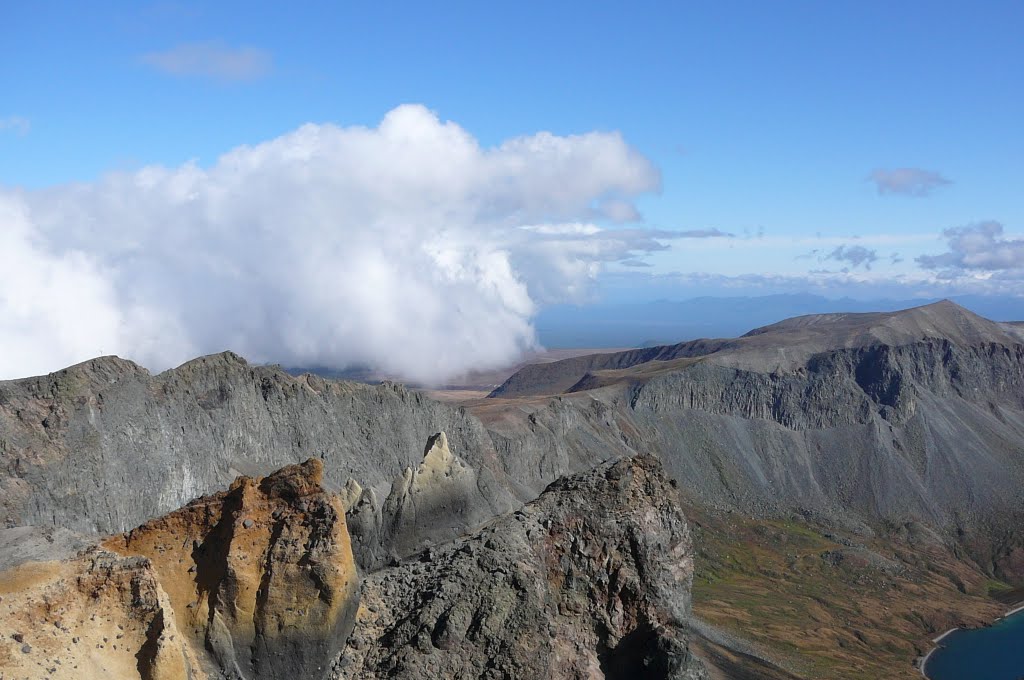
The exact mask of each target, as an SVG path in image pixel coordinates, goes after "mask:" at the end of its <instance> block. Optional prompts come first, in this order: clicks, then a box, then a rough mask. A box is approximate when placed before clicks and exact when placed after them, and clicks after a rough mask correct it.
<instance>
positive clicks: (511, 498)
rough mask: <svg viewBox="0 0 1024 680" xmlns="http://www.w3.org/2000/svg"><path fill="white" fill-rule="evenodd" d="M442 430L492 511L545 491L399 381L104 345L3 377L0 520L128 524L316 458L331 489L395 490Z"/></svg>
mask: <svg viewBox="0 0 1024 680" xmlns="http://www.w3.org/2000/svg"><path fill="white" fill-rule="evenodd" d="M441 430H444V431H446V432H447V433H448V436H449V437H450V438H451V445H452V448H453V449H454V451H455V452H456V453H457V454H459V455H460V456H462V458H463V459H464V460H465V461H466V462H467V463H468V464H469V465H470V466H472V467H473V468H474V469H475V474H476V478H475V488H474V494H475V495H474V498H473V499H472V500H471V501H469V502H470V503H471V504H476V505H478V506H479V508H480V509H481V512H482V513H483V514H486V515H487V516H494V515H496V514H499V513H501V512H505V511H508V510H509V509H511V508H513V507H516V506H518V505H519V504H520V503H521V502H522V501H524V500H528V499H529V498H532V497H533V495H534V494H533V493H532V492H531V491H530V490H526V489H523V488H521V487H519V486H518V485H517V484H516V483H515V482H514V481H512V480H510V479H509V478H508V477H507V476H506V475H505V474H504V472H503V466H502V465H501V464H500V462H499V461H498V460H497V458H496V456H495V452H494V449H493V446H492V445H491V442H490V439H489V437H488V436H487V433H486V432H485V431H484V429H483V427H482V426H481V425H480V423H479V422H478V421H477V420H476V419H475V418H472V417H471V416H468V415H467V414H466V413H465V412H463V411H461V410H460V409H457V408H453V407H450V406H447V405H444V404H439V403H437V402H434V401H431V400H430V399H427V398H425V397H423V396H421V395H420V394H418V393H415V392H412V391H409V390H407V389H405V388H404V387H401V386H399V385H394V384H384V385H379V386H370V385H361V384H356V383H345V382H336V381H330V380H324V379H322V378H319V377H316V376H313V375H303V376H298V377H292V376H290V375H288V374H287V373H285V372H284V371H282V370H280V369H278V368H276V367H264V366H251V365H249V364H247V363H246V362H245V361H244V360H243V359H241V358H239V357H238V356H236V355H234V354H232V353H230V352H226V353H223V354H218V355H214V356H209V357H202V358H200V359H196V360H194V361H191V362H189V363H187V364H184V365H183V366H180V367H179V368H176V369H173V370H170V371H167V372H165V373H161V374H160V375H157V376H151V375H150V374H149V373H148V372H147V371H146V370H145V369H143V368H141V367H139V366H137V365H136V364H133V363H131V362H129V361H124V360H121V359H118V358H116V357H103V358H100V359H95V360H92V361H87V362H85V363H83V364H79V365H77V366H72V367H71V368H68V369H65V370H63V371H59V372H57V373H53V374H51V375H48V376H41V377H37V378H27V379H23V380H14V381H7V382H0V525H6V526H12V525H18V524H37V525H55V526H61V527H66V528H69V529H73V530H77V531H85V532H101V533H105V532H113V531H123V530H125V529H127V528H130V527H132V526H135V525H137V524H140V523H141V522H143V521H145V520H147V519H149V518H151V517H155V516H158V515H160V514H162V513H165V512H168V511H170V510H173V509H175V508H177V507H179V506H181V505H183V504H184V503H186V502H188V501H189V500H191V499H193V498H195V497H197V496H200V495H202V494H207V493H211V492H213V491H215V490H217V489H219V488H222V487H224V486H227V485H228V484H229V483H230V482H231V480H233V479H234V478H235V477H236V476H238V475H239V474H248V475H260V474H266V473H268V472H270V471H272V470H274V469H277V468H279V467H281V466H283V465H287V464H291V463H297V462H300V461H302V460H305V459H307V458H310V457H316V458H320V459H322V460H323V461H324V463H325V470H326V472H325V475H326V479H325V484H326V485H327V486H328V487H329V488H334V489H340V488H341V487H342V486H343V485H344V484H345V482H346V481H347V480H348V479H349V478H352V479H356V480H358V481H359V483H360V484H361V485H362V486H363V487H365V488H367V489H376V490H377V493H378V495H380V496H381V497H384V496H386V495H387V493H388V490H389V488H390V485H391V482H392V481H393V480H394V479H395V477H396V476H398V475H400V474H401V472H402V470H403V469H405V468H407V467H415V466H416V465H418V464H419V463H420V453H421V451H422V443H423V442H424V441H425V440H426V439H427V437H428V436H429V435H431V434H433V433H435V432H438V431H441ZM474 516H475V515H474Z"/></svg>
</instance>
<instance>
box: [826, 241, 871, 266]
mask: <svg viewBox="0 0 1024 680" xmlns="http://www.w3.org/2000/svg"><path fill="white" fill-rule="evenodd" d="M824 259H826V260H835V261H836V262H843V263H846V264H847V265H849V266H850V267H852V268H854V269H856V268H857V267H864V268H865V269H871V265H872V264H873V263H874V262H875V261H877V260H878V251H876V250H873V249H871V248H865V247H864V246H848V245H841V246H839V247H838V248H835V249H834V250H833V251H832V252H830V253H829V254H828V255H826V256H825V258H824Z"/></svg>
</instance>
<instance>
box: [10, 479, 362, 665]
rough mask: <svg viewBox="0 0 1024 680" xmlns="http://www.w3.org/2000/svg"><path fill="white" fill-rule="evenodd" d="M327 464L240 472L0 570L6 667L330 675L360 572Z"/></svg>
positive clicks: (346, 632) (352, 610)
mask: <svg viewBox="0 0 1024 680" xmlns="http://www.w3.org/2000/svg"><path fill="white" fill-rule="evenodd" d="M322 474H323V465H322V463H321V462H320V461H319V460H316V459H312V460H309V461H307V462H306V463H304V464H302V465H293V466H289V467H285V468H283V469H282V470H279V471H278V472H275V473H274V474H272V475H270V476H268V477H265V478H262V479H253V478H249V477H240V478H239V479H237V480H236V481H235V482H234V483H233V484H232V486H231V488H230V489H229V490H228V491H225V492H222V493H219V494H216V495H213V496H207V497H203V498H199V499H197V500H195V501H193V502H191V503H189V504H188V505H187V506H185V507H184V508H181V509H180V510H177V511H175V512H172V513H170V514H168V515H166V516H163V517H160V518H157V519H154V520H151V521H150V522H147V523H146V524H144V525H142V526H140V527H138V528H136V529H133V530H132V531H130V532H128V533H126V534H124V535H119V536H113V537H110V538H108V539H106V540H104V541H103V543H102V546H101V547H98V548H91V549H89V550H88V551H87V552H86V553H84V554H83V555H82V556H81V557H75V558H71V559H66V560H56V561H46V562H38V561H32V562H26V563H24V564H21V565H19V566H18V567H16V568H14V569H13V570H11V571H7V572H4V573H3V574H0V583H2V584H3V588H4V589H5V590H6V592H5V593H4V597H3V600H2V601H0V607H2V609H0V614H3V615H2V616H0V621H2V624H0V625H2V626H3V627H4V628H6V629H8V630H4V631H2V632H0V640H3V644H0V669H2V670H0V674H2V673H4V672H6V671H8V670H10V671H12V672H15V673H24V675H25V676H27V677H46V676H47V675H57V677H62V676H65V675H66V676H67V677H76V678H78V677H82V676H83V675H84V676H85V677H117V678H131V677H140V678H142V679H143V680H150V679H152V680H158V679H159V680H162V679H165V678H166V679H167V680H171V679H184V678H192V679H195V680H200V679H202V678H232V679H237V680H255V679H256V678H286V677H301V678H323V677H326V676H327V674H328V672H329V666H330V661H331V659H332V658H333V657H334V656H335V655H336V653H337V650H338V649H339V648H340V647H341V646H342V645H343V644H344V642H345V640H346V639H347V637H348V635H349V633H350V632H351V630H352V626H353V623H354V617H355V612H356V608H357V606H358V601H359V579H358V574H357V570H356V566H355V562H354V558H353V555H352V550H351V547H350V545H349V539H348V533H347V530H346V526H345V514H344V512H345V509H344V506H343V505H342V499H341V498H340V497H339V496H337V495H334V494H329V493H326V492H324V490H323V488H322V486H321V481H322ZM51 626H52V627H51ZM51 668H55V669H56V670H52V671H51ZM44 671H45V673H44ZM17 677H22V675H17Z"/></svg>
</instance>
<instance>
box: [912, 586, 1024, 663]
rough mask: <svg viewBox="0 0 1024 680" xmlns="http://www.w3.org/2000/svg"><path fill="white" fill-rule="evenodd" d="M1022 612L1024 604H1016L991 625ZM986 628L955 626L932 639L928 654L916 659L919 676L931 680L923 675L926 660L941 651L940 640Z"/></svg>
mask: <svg viewBox="0 0 1024 680" xmlns="http://www.w3.org/2000/svg"><path fill="white" fill-rule="evenodd" d="M1022 611H1024V602H1018V603H1017V606H1016V608H1014V609H1011V610H1010V611H1008V612H1006V613H1005V614H1003V615H1001V616H997V617H996V618H995V619H993V620H992V623H993V624H994V623H997V622H999V621H1002V620H1003V619H1008V618H1009V617H1011V616H1013V615H1014V614H1017V613H1019V612H1022ZM989 625H992V624H989ZM988 627H989V626H980V627H977V628H961V627H959V626H957V627H956V628H950V629H949V630H947V631H946V632H945V633H943V634H942V635H940V636H939V637H937V638H933V639H932V643H933V645H932V648H931V649H929V650H928V653H927V654H925V655H924V656H922V657H918V659H917V661H916V664H917V670H919V671H921V675H922V677H924V678H925V680H931V678H929V677H928V674H927V673H925V668H926V667H927V665H928V659H930V658H931V656H932V654H934V653H935V652H936V650H939V649H942V645H940V644H939V643H940V642H942V640H944V639H945V638H946V637H947V636H949V635H951V634H953V633H955V632H956V631H958V630H981V629H982V628H988Z"/></svg>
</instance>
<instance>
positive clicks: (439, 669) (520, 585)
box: [336, 456, 706, 680]
mask: <svg viewBox="0 0 1024 680" xmlns="http://www.w3.org/2000/svg"><path fill="white" fill-rule="evenodd" d="M675 495H676V490H675V489H674V488H673V485H672V484H671V483H670V482H669V480H668V479H667V478H666V477H665V475H664V474H663V472H662V471H661V466H660V465H659V464H658V463H657V461H656V460H654V459H653V458H650V457H645V456H641V457H637V458H633V459H629V460H624V461H620V462H618V463H615V464H608V465H604V466H601V467H598V468H597V469H595V470H593V471H592V472H588V473H584V474H580V475H577V476H572V477H567V478H564V479H561V480H559V481H558V482H555V483H554V484H552V485H551V486H550V487H549V488H548V489H547V490H546V491H545V492H544V493H543V494H542V495H541V496H540V497H539V498H538V499H537V500H536V501H534V502H532V503H529V504H527V505H526V506H525V507H524V508H522V509H521V510H520V511H517V512H516V513H515V514H513V515H510V516H506V517H503V518H501V519H498V520H497V521H495V522H493V523H492V524H490V525H488V526H487V527H486V528H485V529H483V530H481V531H479V532H477V533H475V534H474V535H472V536H469V537H467V538H463V539H460V540H457V541H455V542H453V543H449V544H447V545H444V546H439V547H436V548H433V549H431V550H428V551H426V552H424V553H423V554H421V555H419V556H418V557H416V558H414V559H411V560H409V561H407V562H405V563H402V564H400V565H398V566H395V567H391V568H387V569H383V570H380V571H378V572H376V573H374V574H371V575H369V576H368V577H367V579H366V582H365V585H364V591H363V592H364V595H363V603H362V605H361V607H360V611H359V617H358V623H357V626H356V629H355V631H354V633H353V635H352V637H351V639H350V640H349V644H348V646H347V648H346V649H345V651H344V653H343V654H342V655H341V657H340V658H339V660H338V663H337V665H336V672H337V676H336V677H338V678H377V677H380V678H383V677H399V678H422V677H450V678H455V677H481V678H597V677H605V678H634V677H644V678H675V679H678V680H683V679H691V680H696V679H697V678H704V677H706V676H705V675H704V670H703V667H702V666H701V664H700V663H699V662H698V661H697V660H695V659H694V658H693V657H692V656H691V654H690V652H689V647H688V635H689V633H688V628H687V626H688V621H689V616H690V594H689V593H690V582H691V579H692V574H693V552H692V546H691V542H690V534H689V529H688V527H687V524H686V520H685V518H684V517H683V515H682V513H681V511H680V510H679V506H678V504H677V503H676V502H675V500H674V498H675Z"/></svg>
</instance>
